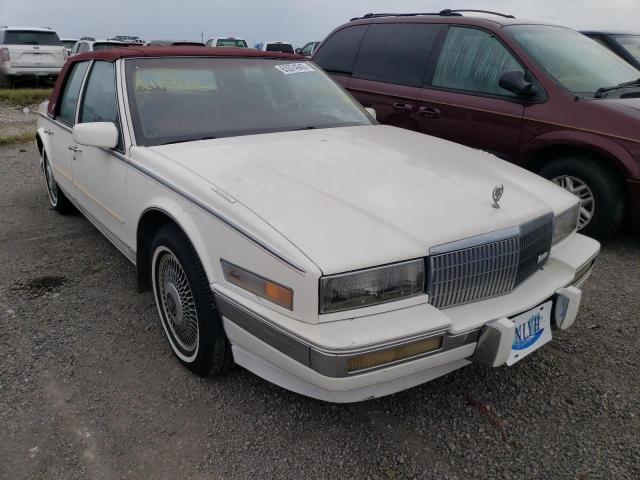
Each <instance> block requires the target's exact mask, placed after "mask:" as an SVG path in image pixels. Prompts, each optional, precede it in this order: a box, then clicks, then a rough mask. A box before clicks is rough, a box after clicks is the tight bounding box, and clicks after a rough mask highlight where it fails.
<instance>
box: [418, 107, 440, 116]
mask: <svg viewBox="0 0 640 480" xmlns="http://www.w3.org/2000/svg"><path fill="white" fill-rule="evenodd" d="M418 115H420V116H421V117H427V118H440V110H438V109H437V108H434V107H420V108H419V109H418Z"/></svg>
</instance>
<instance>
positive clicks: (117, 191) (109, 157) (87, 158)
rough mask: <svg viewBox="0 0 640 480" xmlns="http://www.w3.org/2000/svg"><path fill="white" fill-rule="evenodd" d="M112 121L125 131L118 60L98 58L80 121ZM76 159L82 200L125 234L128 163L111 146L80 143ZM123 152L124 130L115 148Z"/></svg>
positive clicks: (100, 218)
mask: <svg viewBox="0 0 640 480" xmlns="http://www.w3.org/2000/svg"><path fill="white" fill-rule="evenodd" d="M88 122H112V123H114V124H115V125H116V127H117V128H118V132H121V128H120V120H119V115H118V100H117V94H116V73H115V64H114V63H112V62H104V61H94V62H93V65H92V67H91V70H90V71H89V73H88V77H87V80H86V82H85V86H84V90H83V93H82V101H81V103H80V107H79V109H78V123H88ZM78 148H79V151H78V152H77V153H76V155H75V160H74V161H73V163H72V170H73V181H74V183H75V186H76V195H77V198H78V201H79V202H80V203H81V204H82V205H83V207H84V208H85V209H86V210H87V212H88V213H89V214H90V215H91V216H92V217H93V218H94V219H95V220H97V221H98V222H99V223H100V224H101V225H102V226H104V227H106V228H107V229H108V230H109V232H111V233H112V234H114V235H115V236H116V237H118V238H123V235H124V223H125V220H124V219H125V214H124V206H125V203H126V199H125V179H126V163H125V162H124V161H123V160H122V159H121V158H120V157H118V156H116V155H113V154H111V151H110V150H107V149H102V148H96V147H89V146H87V145H78ZM114 150H115V151H116V152H120V153H122V152H123V149H122V134H120V143H119V145H118V146H117V147H116V148H115V149H114Z"/></svg>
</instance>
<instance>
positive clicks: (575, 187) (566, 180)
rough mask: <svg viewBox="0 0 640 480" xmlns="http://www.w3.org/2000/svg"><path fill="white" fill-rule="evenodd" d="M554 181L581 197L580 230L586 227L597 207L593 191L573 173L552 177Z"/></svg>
mask: <svg viewBox="0 0 640 480" xmlns="http://www.w3.org/2000/svg"><path fill="white" fill-rule="evenodd" d="M551 181H552V182H553V183H555V184H556V185H559V186H561V187H562V188H564V189H565V190H566V191H568V192H571V193H573V194H574V195H575V196H576V197H578V198H579V199H580V218H579V220H578V230H582V229H583V228H584V227H586V226H587V225H588V224H589V222H590V221H591V218H593V213H594V212H595V209H596V202H595V198H594V196H593V192H592V191H591V189H590V188H589V186H588V185H587V184H586V183H584V182H583V181H582V180H580V179H579V178H576V177H572V176H571V175H559V176H557V177H553V178H552V179H551Z"/></svg>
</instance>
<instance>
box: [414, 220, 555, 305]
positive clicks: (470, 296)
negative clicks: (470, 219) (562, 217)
mask: <svg viewBox="0 0 640 480" xmlns="http://www.w3.org/2000/svg"><path fill="white" fill-rule="evenodd" d="M552 235H553V215H545V216H544V217H542V218H539V219H537V220H535V221H533V222H530V223H528V224H526V225H523V226H521V227H516V228H509V229H505V230H503V231H500V232H496V233H495V234H488V235H482V236H480V237H477V238H476V239H475V240H474V239H469V240H465V241H463V243H464V245H465V246H464V247H463V248H459V247H460V246H461V243H462V242H454V243H453V244H451V245H450V250H447V246H446V245H445V246H443V247H441V248H437V249H434V250H435V252H433V253H434V254H432V255H430V256H429V257H428V259H427V260H428V261H427V264H428V266H429V272H428V274H429V277H428V287H427V291H428V293H429V296H430V302H431V304H433V305H434V306H435V307H438V308H448V307H453V306H455V305H462V304H464V303H470V302H475V301H478V300H482V299H485V298H490V297H495V296H498V295H504V294H506V293H509V292H510V291H511V290H513V289H514V288H515V287H516V286H517V285H519V284H520V283H521V282H523V281H524V280H525V279H527V278H528V277H529V276H530V275H532V274H533V273H534V272H535V271H536V270H537V269H538V268H540V267H541V266H542V265H543V264H544V262H545V261H546V257H547V256H548V253H549V250H550V249H551V237H552ZM489 239H491V240H489ZM443 248H444V249H445V250H446V251H443V252H442V253H440V252H441V251H442V250H443ZM545 254H546V255H545Z"/></svg>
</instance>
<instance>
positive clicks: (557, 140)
mask: <svg viewBox="0 0 640 480" xmlns="http://www.w3.org/2000/svg"><path fill="white" fill-rule="evenodd" d="M562 146H564V147H577V148H579V149H582V150H589V151H593V152H596V153H599V154H601V155H603V156H605V157H607V158H609V159H610V160H611V161H612V166H613V167H615V168H616V169H617V170H618V171H620V172H621V173H623V175H624V176H625V177H626V178H639V177H640V162H638V161H636V160H635V158H634V157H633V155H631V153H630V152H629V151H628V150H627V149H626V148H625V147H624V146H623V145H622V144H621V143H620V142H618V141H616V140H614V139H611V138H608V137H604V136H602V135H598V134H595V133H591V132H583V131H576V130H555V131H552V132H546V133H543V134H541V135H539V136H537V137H535V138H534V139H533V140H532V141H530V142H529V143H528V144H527V146H526V148H525V150H524V151H523V152H522V157H523V158H525V159H526V165H527V166H530V164H531V163H532V161H533V159H534V158H536V156H537V154H538V153H539V152H541V151H543V150H544V149H546V148H550V147H562Z"/></svg>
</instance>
